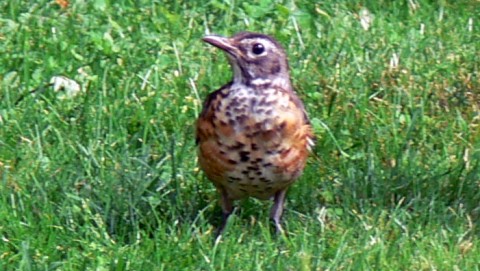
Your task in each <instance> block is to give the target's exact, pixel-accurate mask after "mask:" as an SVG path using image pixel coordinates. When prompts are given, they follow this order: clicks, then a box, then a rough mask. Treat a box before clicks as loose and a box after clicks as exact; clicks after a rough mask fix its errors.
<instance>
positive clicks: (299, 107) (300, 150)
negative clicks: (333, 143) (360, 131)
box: [196, 32, 314, 234]
mask: <svg viewBox="0 0 480 271" xmlns="http://www.w3.org/2000/svg"><path fill="white" fill-rule="evenodd" d="M203 41H205V42H207V43H209V44H211V45H213V46H215V47H217V48H219V49H221V50H223V51H224V52H225V53H226V55H227V57H228V60H229V62H230V65H231V67H232V69H233V80H232V81H231V82H229V83H228V84H226V85H224V86H223V87H221V88H220V89H218V90H216V91H214V92H213V93H211V94H210V95H208V97H207V98H206V100H205V103H204V107H203V111H202V112H201V114H200V116H199V118H198V121H197V124H196V141H197V144H198V150H199V151H198V159H199V164H200V167H201V168H202V169H203V171H204V172H205V174H206V175H207V177H208V178H209V179H210V180H211V181H212V182H213V184H214V185H215V187H216V188H217V190H218V192H219V193H220V197H221V207H222V210H223V216H222V217H223V221H222V224H221V226H220V227H219V229H218V234H221V233H222V231H223V229H224V227H225V225H226V223H227V219H228V217H229V216H230V214H231V213H232V211H233V201H234V200H238V199H242V198H245V197H255V198H258V199H262V200H266V199H270V198H272V197H273V199H274V204H273V206H272V209H271V212H270V218H271V220H272V221H273V223H274V224H275V228H276V230H277V232H283V230H282V227H281V225H280V218H281V216H282V212H283V204H284V200H285V193H286V191H287V189H288V187H289V186H290V185H291V184H292V183H293V182H295V180H297V179H298V177H299V176H300V175H301V174H302V171H303V169H304V167H305V163H306V160H307V156H308V153H309V151H310V150H311V147H312V146H313V142H314V141H313V140H314V136H313V133H312V127H311V125H310V122H309V120H308V117H307V114H306V112H305V108H304V106H303V104H302V102H301V101H300V99H299V98H298V96H297V95H296V93H295V91H294V90H293V88H292V84H291V82H290V76H289V67H288V62H287V57H286V54H285V51H284V50H283V48H282V46H281V45H280V44H279V43H278V42H277V41H276V40H275V39H273V38H272V37H269V36H267V35H263V34H258V33H251V32H241V33H238V34H236V35H234V36H233V37H230V38H226V37H221V36H216V35H208V36H205V37H204V38H203Z"/></svg>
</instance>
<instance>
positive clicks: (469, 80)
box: [0, 0, 480, 270]
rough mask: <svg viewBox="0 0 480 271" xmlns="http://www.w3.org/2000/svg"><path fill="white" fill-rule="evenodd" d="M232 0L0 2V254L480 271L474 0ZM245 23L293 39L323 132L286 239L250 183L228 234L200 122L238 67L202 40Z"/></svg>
mask: <svg viewBox="0 0 480 271" xmlns="http://www.w3.org/2000/svg"><path fill="white" fill-rule="evenodd" d="M232 3H233V4H229V1H217V0H214V1H209V2H205V3H204V4H200V3H193V2H181V1H175V2H173V1H172V3H163V1H128V0H123V1H108V0H96V1H73V0H72V3H71V5H70V6H69V7H68V8H67V9H61V8H60V7H59V6H58V5H57V4H55V2H54V1H44V0H38V1H19V0H11V1H3V2H2V3H1V4H0V55H1V57H0V182H1V185H0V237H1V241H0V269H1V270H222V269H224V270H479V269H480V266H479V263H480V248H479V245H480V241H479V235H480V230H479V225H480V224H479V223H480V204H479V202H480V74H479V63H480V42H479V40H480V22H479V18H480V2H478V1H473V0H471V1H467V0H465V1H427V0H412V1H353V0H352V1H333V0H332V1H322V2H321V3H319V4H312V3H308V2H307V1H296V2H294V1H266V0H264V1H259V2H258V3H251V4H248V3H242V2H240V1H232ZM362 9H368V11H369V12H370V13H371V14H373V16H374V20H373V23H372V25H371V27H370V29H369V30H368V31H365V30H363V29H362V27H361V25H360V21H359V14H360V12H361V10H362ZM422 29H423V30H422ZM242 30H250V31H258V32H264V33H268V34H271V35H273V36H275V37H276V38H277V39H278V40H279V41H280V43H282V44H283V45H284V46H285V48H286V49H287V51H288V55H289V59H290V66H291V70H292V71H291V75H292V77H293V82H294V85H295V87H296V89H297V91H298V93H299V95H300V96H301V98H302V99H303V101H304V102H305V104H306V107H307V111H308V112H309V115H310V117H311V119H312V123H313V124H314V128H315V134H316V135H317V137H318V141H317V146H316V147H315V149H314V155H312V158H311V159H310V160H309V163H308V166H307V169H306V170H305V173H304V175H303V176H302V178H301V179H300V180H299V181H298V182H297V183H296V184H295V185H294V186H293V187H292V188H291V189H290V191H289V194H288V199H287V210H286V212H285V215H284V220H283V221H284V223H285V227H286V229H287V231H288V237H286V238H283V237H275V236H273V235H272V234H271V233H270V229H269V223H268V211H269V204H270V203H269V202H261V201H256V200H253V199H250V200H246V201H243V202H239V204H238V205H240V208H238V209H237V211H236V212H235V215H234V216H233V217H232V219H231V221H230V222H229V225H228V227H227V229H226V235H225V236H224V237H223V238H222V239H221V241H220V242H217V243H215V242H214V228H215V227H214V226H215V225H217V224H218V221H219V216H220V209H219V207H218V206H217V198H218V196H217V194H216V191H215V189H214V188H213V186H212V185H211V184H210V183H209V182H208V180H207V179H206V178H205V177H204V175H203V174H202V173H201V172H200V170H199V168H198V165H197V161H196V158H195V157H196V150H195V145H194V128H193V127H194V122H195V118H196V116H197V115H198V112H199V110H201V100H202V99H203V98H204V97H205V96H206V95H207V93H209V92H211V91H213V90H214V89H216V88H218V87H220V86H221V85H222V84H224V83H226V82H227V81H228V80H229V79H230V76H231V72H230V71H229V67H228V64H227V61H226V59H225V57H224V56H223V55H222V53H221V52H219V51H218V50H215V49H214V48H212V47H210V46H207V45H205V44H203V43H202V42H201V41H200V39H201V37H202V36H203V35H204V34H205V33H206V32H211V33H218V34H223V35H232V34H234V33H236V32H238V31H242ZM394 55H396V56H398V58H399V62H398V65H396V66H395V65H393V66H392V64H391V60H392V57H393V56H394ZM56 75H64V76H66V77H69V78H71V79H74V80H76V81H77V82H79V83H80V84H81V85H82V87H83V89H84V90H85V92H84V93H82V94H80V95H78V96H76V97H74V98H71V99H63V100H62V99H59V97H58V94H56V93H54V92H53V90H52V89H51V87H44V86H45V85H46V84H47V83H48V82H49V80H50V78H51V77H52V76H56ZM35 89H38V91H37V92H36V93H33V94H29V92H30V91H32V90H35ZM22 97H23V99H22V100H20V99H21V98H22Z"/></svg>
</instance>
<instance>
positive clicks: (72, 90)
mask: <svg viewBox="0 0 480 271" xmlns="http://www.w3.org/2000/svg"><path fill="white" fill-rule="evenodd" d="M50 84H52V86H53V91H55V92H59V91H61V90H63V91H64V92H65V95H61V96H59V98H60V99H66V98H73V97H75V96H77V95H78V93H79V92H80V91H81V90H82V88H81V87H80V85H79V84H78V83H77V82H76V81H74V80H72V79H70V78H68V77H65V76H53V77H52V78H51V79H50Z"/></svg>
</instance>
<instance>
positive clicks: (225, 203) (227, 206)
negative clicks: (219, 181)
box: [216, 188, 233, 237]
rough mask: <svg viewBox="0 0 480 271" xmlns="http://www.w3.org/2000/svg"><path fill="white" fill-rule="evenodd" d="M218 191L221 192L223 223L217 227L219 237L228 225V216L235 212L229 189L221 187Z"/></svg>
mask: <svg viewBox="0 0 480 271" xmlns="http://www.w3.org/2000/svg"><path fill="white" fill-rule="evenodd" d="M218 191H219V192H220V206H221V207H222V224H221V225H220V227H219V228H218V229H217V234H216V235H217V237H218V236H220V235H221V234H222V232H223V230H224V229H225V226H226V225H227V221H228V217H229V216H230V215H231V214H232V212H233V202H232V200H231V199H230V198H229V197H228V194H227V191H225V189H223V188H219V189H218Z"/></svg>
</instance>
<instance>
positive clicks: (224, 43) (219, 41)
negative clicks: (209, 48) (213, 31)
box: [202, 35, 239, 56]
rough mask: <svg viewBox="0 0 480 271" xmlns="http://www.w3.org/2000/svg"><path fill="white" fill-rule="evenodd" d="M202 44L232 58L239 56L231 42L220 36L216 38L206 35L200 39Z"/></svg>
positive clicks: (215, 36)
mask: <svg viewBox="0 0 480 271" xmlns="http://www.w3.org/2000/svg"><path fill="white" fill-rule="evenodd" d="M202 40H203V41H204V42H206V43H209V44H211V45H213V46H215V47H217V48H219V49H221V50H223V51H225V52H226V53H228V54H230V55H232V56H238V55H239V50H238V49H237V48H236V47H235V46H233V45H232V42H231V40H230V39H229V38H225V37H222V36H217V35H207V36H205V37H203V39H202Z"/></svg>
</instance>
